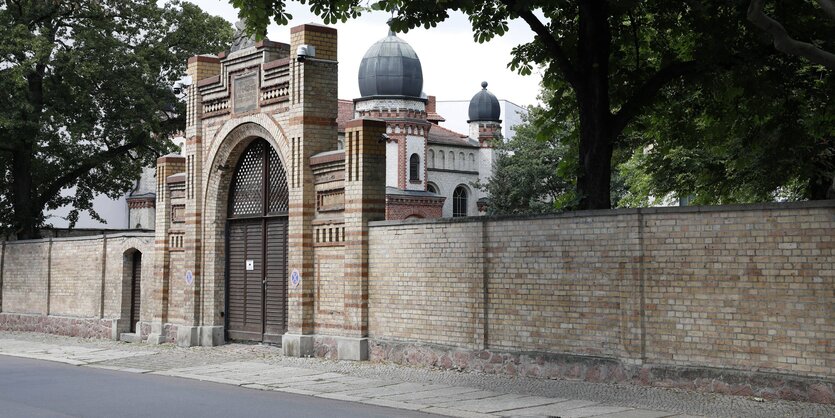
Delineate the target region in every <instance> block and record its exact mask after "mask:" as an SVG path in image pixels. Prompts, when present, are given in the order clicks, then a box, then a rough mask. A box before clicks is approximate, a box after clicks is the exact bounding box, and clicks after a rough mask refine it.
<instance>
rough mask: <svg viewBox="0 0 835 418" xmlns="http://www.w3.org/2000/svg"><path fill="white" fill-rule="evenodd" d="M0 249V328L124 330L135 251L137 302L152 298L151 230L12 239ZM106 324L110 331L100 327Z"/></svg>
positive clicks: (81, 332)
mask: <svg viewBox="0 0 835 418" xmlns="http://www.w3.org/2000/svg"><path fill="white" fill-rule="evenodd" d="M0 248H2V252H3V254H2V260H3V262H2V269H0V295H1V296H2V297H0V301H2V305H0V329H14V330H26V331H42V332H56V333H61V334H67V335H77V336H85V337H108V338H109V337H112V336H114V335H118V333H119V332H127V330H128V327H129V326H130V324H129V322H128V321H129V317H130V280H131V276H130V274H131V269H130V267H131V266H130V263H132V262H133V261H132V260H133V257H132V253H133V252H134V251H139V252H141V253H142V283H143V286H142V293H143V297H142V299H141V300H142V301H143V302H144V301H145V300H148V299H149V297H150V296H151V294H150V293H151V292H150V289H151V286H150V283H151V277H152V273H153V269H152V266H153V233H121V234H113V235H107V236H102V235H98V236H85V237H71V238H53V239H44V240H30V241H11V242H6V243H4V245H3V246H2V247H0ZM142 306H143V308H144V306H145V303H143V304H142ZM143 310H144V309H143ZM103 321H104V322H103ZM111 322H112V323H113V324H114V325H113V326H114V327H115V328H114V329H112V330H111V329H110V328H109V327H105V328H103V325H102V324H105V323H107V324H108V325H109V324H110V323H111Z"/></svg>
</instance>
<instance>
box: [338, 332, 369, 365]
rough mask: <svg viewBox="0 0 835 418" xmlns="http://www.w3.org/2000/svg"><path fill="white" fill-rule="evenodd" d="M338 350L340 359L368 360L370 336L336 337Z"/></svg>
mask: <svg viewBox="0 0 835 418" xmlns="http://www.w3.org/2000/svg"><path fill="white" fill-rule="evenodd" d="M336 352H337V358H338V359H339V360H354V361H366V360H368V338H349V337H336Z"/></svg>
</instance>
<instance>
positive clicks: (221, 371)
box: [0, 331, 835, 418]
mask: <svg viewBox="0 0 835 418" xmlns="http://www.w3.org/2000/svg"><path fill="white" fill-rule="evenodd" d="M0 355H10V356H18V357H26V358H33V359H41V360H50V361H59V362H63V363H67V364H72V365H77V366H85V367H99V368H106V369H112V370H121V371H124V372H132V373H151V374H158V375H164V376H173V377H179V378H187V379H196V380H202V381H208V382H216V383H221V384H231V385H236V386H241V387H245V388H251V389H255V390H267V391H281V392H289V393H296V394H301V395H309V396H316V397H321V398H327V399H336V400H343V401H351V402H361V403H366V404H372V405H379V406H387V407H393V408H399V409H406V410H413V411H423V412H429V413H434V414H439V415H447V416H454V417H543V416H547V417H560V418H582V417H594V418H604V417H605V418H615V417H619V418H661V417H676V418H686V417H696V416H710V417H835V405H820V404H812V403H803V402H787V401H768V400H767V401H762V400H758V399H753V398H745V397H734V396H724V395H714V394H702V393H694V392H686V391H679V390H670V389H661V388H650V387H641V386H635V385H615V384H600V383H587V382H580V381H569V380H543V379H531V378H510V377H506V376H496V375H486V374H482V373H467V372H457V371H450V370H433V369H428V368H417V367H407V366H398V365H394V364H383V363H370V362H345V361H343V362H338V361H329V360H324V359H316V358H289V357H284V356H282V355H281V349H280V348H278V347H274V346H269V345H248V344H228V345H224V346H220V347H191V348H179V347H175V346H173V345H171V344H163V345H146V344H128V343H122V342H117V341H105V340H90V339H80V338H71V337H61V336H55V335H48V334H36V333H19V332H5V331H0Z"/></svg>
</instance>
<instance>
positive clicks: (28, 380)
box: [0, 356, 437, 418]
mask: <svg viewBox="0 0 835 418" xmlns="http://www.w3.org/2000/svg"><path fill="white" fill-rule="evenodd" d="M148 416H153V417H167V416H171V417H192V416H194V417H333V418H336V417H339V418H342V417H346V418H347V417H395V416H396V417H416V418H418V417H420V418H428V417H434V416H437V415H430V414H426V413H420V412H412V411H405V410H399V409H391V408H384V407H378V406H373V405H366V404H360V403H353V402H342V401H336V400H330V399H321V398H316V397H312V396H303V395H294V394H290V393H282V392H267V391H259V390H253V389H245V388H240V387H237V386H230V385H222V384H216V383H208V382H199V381H195V380H187V379H178V378H173V377H165V376H154V375H147V374H134V373H124V372H116V371H111V370H104V369H96V368H90V367H77V366H70V365H66V364H59V363H52V362H48V361H41V360H30V359H21V358H14V357H6V356H0V417H148Z"/></svg>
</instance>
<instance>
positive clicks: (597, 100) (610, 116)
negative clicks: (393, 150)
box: [230, 0, 763, 209]
mask: <svg viewBox="0 0 835 418" xmlns="http://www.w3.org/2000/svg"><path fill="white" fill-rule="evenodd" d="M230 2H231V3H232V4H233V5H234V6H235V7H237V8H238V9H239V11H240V12H239V13H240V15H241V16H242V17H245V18H246V19H247V21H248V22H249V23H250V24H251V25H252V26H253V27H254V30H255V31H256V33H257V34H259V35H263V34H264V33H265V28H266V26H267V24H268V23H269V21H270V19H273V20H275V21H276V22H278V23H279V24H284V23H286V22H287V21H288V20H289V18H291V16H289V15H288V14H287V13H286V10H285V7H284V6H285V2H284V1H283V0H270V1H264V0H230ZM302 3H307V4H310V5H311V10H312V11H313V12H315V13H317V14H319V15H320V16H322V17H323V18H324V20H325V22H326V23H332V22H336V21H337V20H342V21H345V20H346V19H348V18H355V17H357V16H358V15H359V14H360V13H362V12H363V11H364V10H365V9H364V8H363V7H361V4H362V3H363V2H362V1H360V0H341V1H333V0H303V1H302ZM745 4H746V3H743V2H742V0H730V1H729V0H726V1H719V0H713V1H709V2H697V1H685V2H683V3H678V2H669V1H663V0H623V1H617V2H609V1H603V0H501V1H488V0H460V1H405V0H380V1H377V2H374V3H373V4H372V8H375V9H382V10H387V11H392V10H394V9H397V10H399V12H398V14H397V15H396V16H395V17H394V19H393V21H392V27H393V29H394V30H397V31H408V30H409V29H411V28H415V27H418V26H424V27H426V28H429V27H432V26H434V25H436V24H437V23H438V22H441V21H443V20H445V19H446V18H447V17H448V13H449V11H450V10H459V11H462V12H463V13H465V14H467V15H468V16H469V19H470V22H471V24H472V28H473V32H474V38H475V40H476V41H478V42H484V41H487V40H489V39H491V38H492V37H494V36H501V35H502V34H504V33H505V32H506V31H507V30H508V21H509V20H510V19H516V18H519V19H522V20H524V21H525V22H526V23H527V24H528V26H529V27H530V28H531V30H533V32H534V33H535V34H536V37H535V39H534V40H533V41H532V42H531V43H528V44H524V45H519V46H517V47H516V48H514V50H513V59H512V61H511V63H510V66H511V68H514V69H517V70H518V71H520V72H521V73H522V74H529V73H530V72H531V70H532V68H533V66H535V65H538V66H542V67H543V68H544V71H545V73H544V82H545V85H546V87H547V88H551V89H555V90H556V89H560V88H562V87H563V86H564V87H566V88H567V89H568V90H569V91H570V92H571V96H572V97H571V99H572V102H573V104H574V106H575V109H576V113H577V119H578V121H579V124H578V131H579V132H578V134H579V146H578V148H577V152H578V154H577V162H578V163H577V173H576V176H577V182H576V187H577V193H578V196H579V205H578V206H579V207H580V208H584V209H595V208H608V207H610V206H611V196H610V192H611V184H610V183H611V177H612V175H611V174H612V173H611V169H612V156H613V154H614V151H615V147H616V145H619V142H620V141H621V140H622V139H623V137H624V135H625V134H627V132H626V130H627V129H628V128H629V126H630V125H631V124H632V123H633V121H634V120H635V118H636V117H637V116H639V115H641V114H642V113H643V112H644V111H645V110H646V108H647V107H648V106H651V105H652V104H653V103H654V102H655V100H656V99H657V98H658V96H659V92H660V91H661V90H662V89H663V88H664V87H665V86H667V85H668V84H669V83H671V82H672V81H676V80H681V79H682V77H688V76H693V75H703V74H705V73H706V72H709V71H712V70H714V69H716V68H719V67H722V66H727V65H732V64H733V63H734V62H737V61H743V60H745V59H746V55H748V54H751V53H761V51H762V49H763V48H762V45H758V44H756V43H753V42H752V40H751V39H750V36H748V32H747V30H746V28H745V27H743V25H742V23H743V22H744V21H745Z"/></svg>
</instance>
